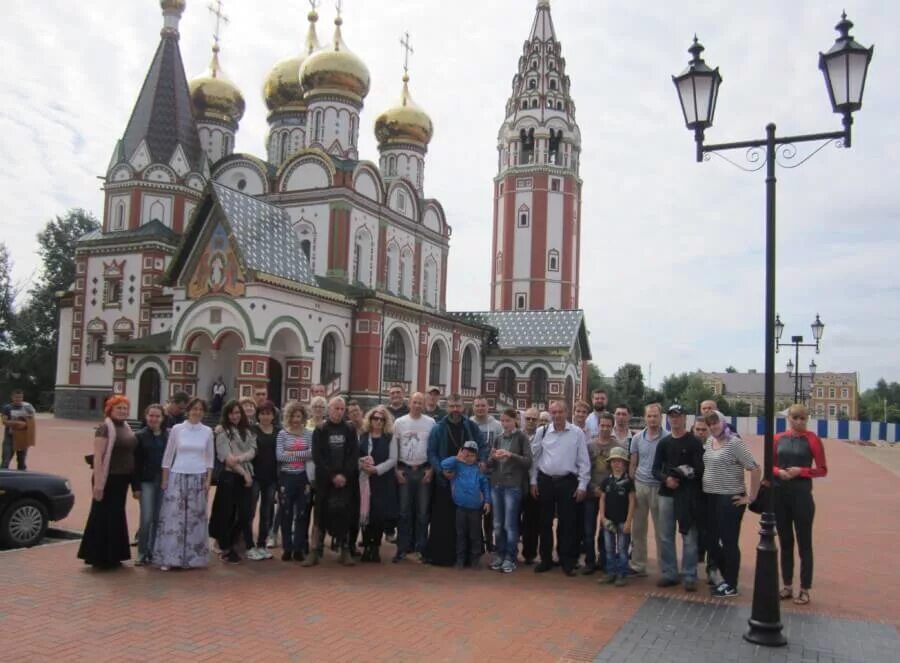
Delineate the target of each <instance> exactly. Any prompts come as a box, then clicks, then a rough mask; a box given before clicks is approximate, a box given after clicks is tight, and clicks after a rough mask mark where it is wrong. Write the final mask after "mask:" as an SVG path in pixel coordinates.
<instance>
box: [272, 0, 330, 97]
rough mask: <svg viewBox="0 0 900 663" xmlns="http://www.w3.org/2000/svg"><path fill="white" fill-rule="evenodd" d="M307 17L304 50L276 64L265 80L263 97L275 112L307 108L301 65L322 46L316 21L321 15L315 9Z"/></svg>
mask: <svg viewBox="0 0 900 663" xmlns="http://www.w3.org/2000/svg"><path fill="white" fill-rule="evenodd" d="M307 18H308V19H309V30H308V32H307V33H306V44H305V46H304V48H303V52H302V53H301V54H300V55H298V56H296V57H292V58H288V59H287V60H282V61H281V62H279V63H278V64H276V65H275V66H274V67H272V70H271V71H270V72H269V75H268V76H266V80H265V81H264V82H263V99H264V100H265V102H266V106H267V107H268V109H269V110H270V111H272V112H273V113H275V112H279V111H302V110H305V109H306V104H305V103H304V101H303V86H302V85H301V84H300V67H301V66H303V61H304V60H306V58H307V57H309V55H311V54H312V53H314V52H316V51H318V50H319V49H320V48H321V46H320V45H319V37H318V36H317V35H316V21H318V20H319V15H318V14H317V13H316V11H315V10H313V11H311V12H309V15H308V16H307Z"/></svg>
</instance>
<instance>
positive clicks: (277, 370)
mask: <svg viewBox="0 0 900 663" xmlns="http://www.w3.org/2000/svg"><path fill="white" fill-rule="evenodd" d="M283 386H284V370H283V369H282V366H281V362H280V361H278V360H277V359H272V358H271V357H270V358H269V387H268V392H269V400H270V401H272V402H273V403H275V406H276V407H279V408H280V407H281V406H282V404H283V391H282V389H283Z"/></svg>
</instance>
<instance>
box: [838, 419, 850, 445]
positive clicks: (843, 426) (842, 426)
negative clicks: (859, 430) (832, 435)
mask: <svg viewBox="0 0 900 663" xmlns="http://www.w3.org/2000/svg"><path fill="white" fill-rule="evenodd" d="M838 439H839V440H849V439H850V422H849V421H847V420H846V419H838Z"/></svg>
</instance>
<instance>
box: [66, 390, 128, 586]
mask: <svg viewBox="0 0 900 663" xmlns="http://www.w3.org/2000/svg"><path fill="white" fill-rule="evenodd" d="M129 406H130V403H129V401H128V399H127V398H125V397H124V396H113V397H111V398H110V399H109V400H107V401H106V405H105V406H104V409H103V411H104V414H105V415H106V419H105V420H104V422H103V424H102V425H101V426H100V427H99V428H97V431H96V432H95V434H94V466H93V467H94V472H93V477H92V481H93V498H94V499H93V500H92V501H91V511H90V514H89V515H88V519H87V524H86V525H85V526H84V536H83V537H82V539H81V545H80V546H79V548H78V558H79V559H83V560H84V563H85V564H90V565H91V566H93V567H94V568H97V569H114V568H118V567H119V566H121V565H122V561H124V560H127V559H130V558H131V548H130V546H129V543H128V521H127V519H126V516H125V500H126V499H127V497H128V486H129V484H131V485H133V486H134V485H135V484H134V450H135V448H136V447H137V439H136V438H135V436H134V433H133V432H132V431H131V428H130V427H129V426H128V423H127V422H126V419H127V418H128V410H129Z"/></svg>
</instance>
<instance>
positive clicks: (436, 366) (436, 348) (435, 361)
mask: <svg viewBox="0 0 900 663" xmlns="http://www.w3.org/2000/svg"><path fill="white" fill-rule="evenodd" d="M442 361H443V358H442V357H441V344H440V343H435V344H434V345H432V346H431V358H430V359H429V360H428V384H434V385H437V384H443V382H441V362H442Z"/></svg>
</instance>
